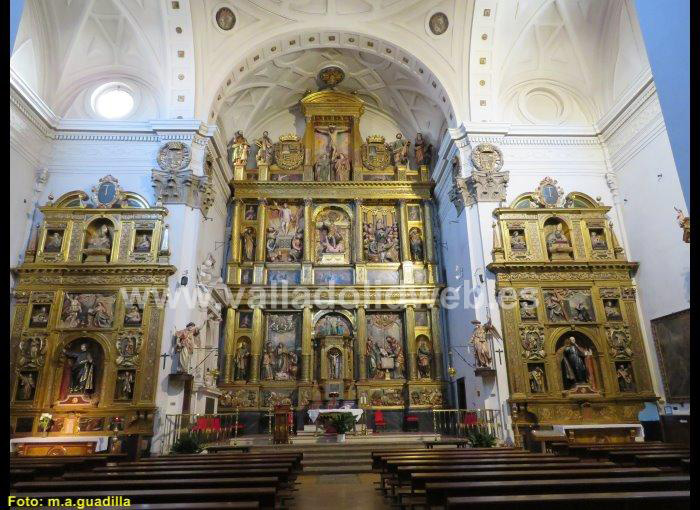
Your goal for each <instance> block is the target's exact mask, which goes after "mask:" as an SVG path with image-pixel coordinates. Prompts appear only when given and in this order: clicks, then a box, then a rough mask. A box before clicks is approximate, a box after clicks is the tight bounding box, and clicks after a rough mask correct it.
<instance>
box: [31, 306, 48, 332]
mask: <svg viewBox="0 0 700 510" xmlns="http://www.w3.org/2000/svg"><path fill="white" fill-rule="evenodd" d="M50 312H51V305H45V304H34V305H32V313H31V314H30V316H29V327H30V328H45V327H46V326H47V325H48V323H49V313H50Z"/></svg>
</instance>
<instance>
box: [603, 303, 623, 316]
mask: <svg viewBox="0 0 700 510" xmlns="http://www.w3.org/2000/svg"><path fill="white" fill-rule="evenodd" d="M603 308H604V311H605V318H606V319H607V320H609V321H619V320H622V315H620V309H619V307H618V306H617V303H616V302H615V301H612V300H607V301H605V303H604V307H603Z"/></svg>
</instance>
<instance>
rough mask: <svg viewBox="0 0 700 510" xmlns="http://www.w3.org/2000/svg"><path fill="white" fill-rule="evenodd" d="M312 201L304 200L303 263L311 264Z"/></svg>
mask: <svg viewBox="0 0 700 510" xmlns="http://www.w3.org/2000/svg"><path fill="white" fill-rule="evenodd" d="M312 207H313V200H311V199H310V198H306V199H304V262H307V263H308V262H311V261H312V260H311V253H312V248H311V232H312V231H313V218H312V214H313V213H312Z"/></svg>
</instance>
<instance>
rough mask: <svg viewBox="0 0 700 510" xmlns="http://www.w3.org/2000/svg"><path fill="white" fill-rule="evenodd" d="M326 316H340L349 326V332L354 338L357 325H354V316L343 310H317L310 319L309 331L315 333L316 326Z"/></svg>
mask: <svg viewBox="0 0 700 510" xmlns="http://www.w3.org/2000/svg"><path fill="white" fill-rule="evenodd" d="M327 315H340V316H342V317H343V318H344V319H345V320H346V321H347V322H348V323H349V324H350V328H351V330H350V332H351V334H352V335H353V336H354V335H355V333H356V331H357V325H356V323H355V316H354V315H353V314H352V313H351V312H350V311H349V310H343V309H337V310H335V309H333V310H319V311H317V312H316V313H315V314H314V316H313V317H312V319H311V329H312V331H314V332H316V325H317V324H318V322H319V321H320V320H321V319H322V318H323V317H325V316H327Z"/></svg>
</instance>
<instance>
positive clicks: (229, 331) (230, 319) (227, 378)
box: [224, 306, 236, 383]
mask: <svg viewBox="0 0 700 510" xmlns="http://www.w3.org/2000/svg"><path fill="white" fill-rule="evenodd" d="M225 331H226V333H225V334H226V364H225V366H224V382H227V383H229V382H231V380H232V375H233V373H232V371H231V369H232V367H233V356H234V354H235V350H236V308H235V307H233V306H229V307H228V308H227V309H226V330H225Z"/></svg>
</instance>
